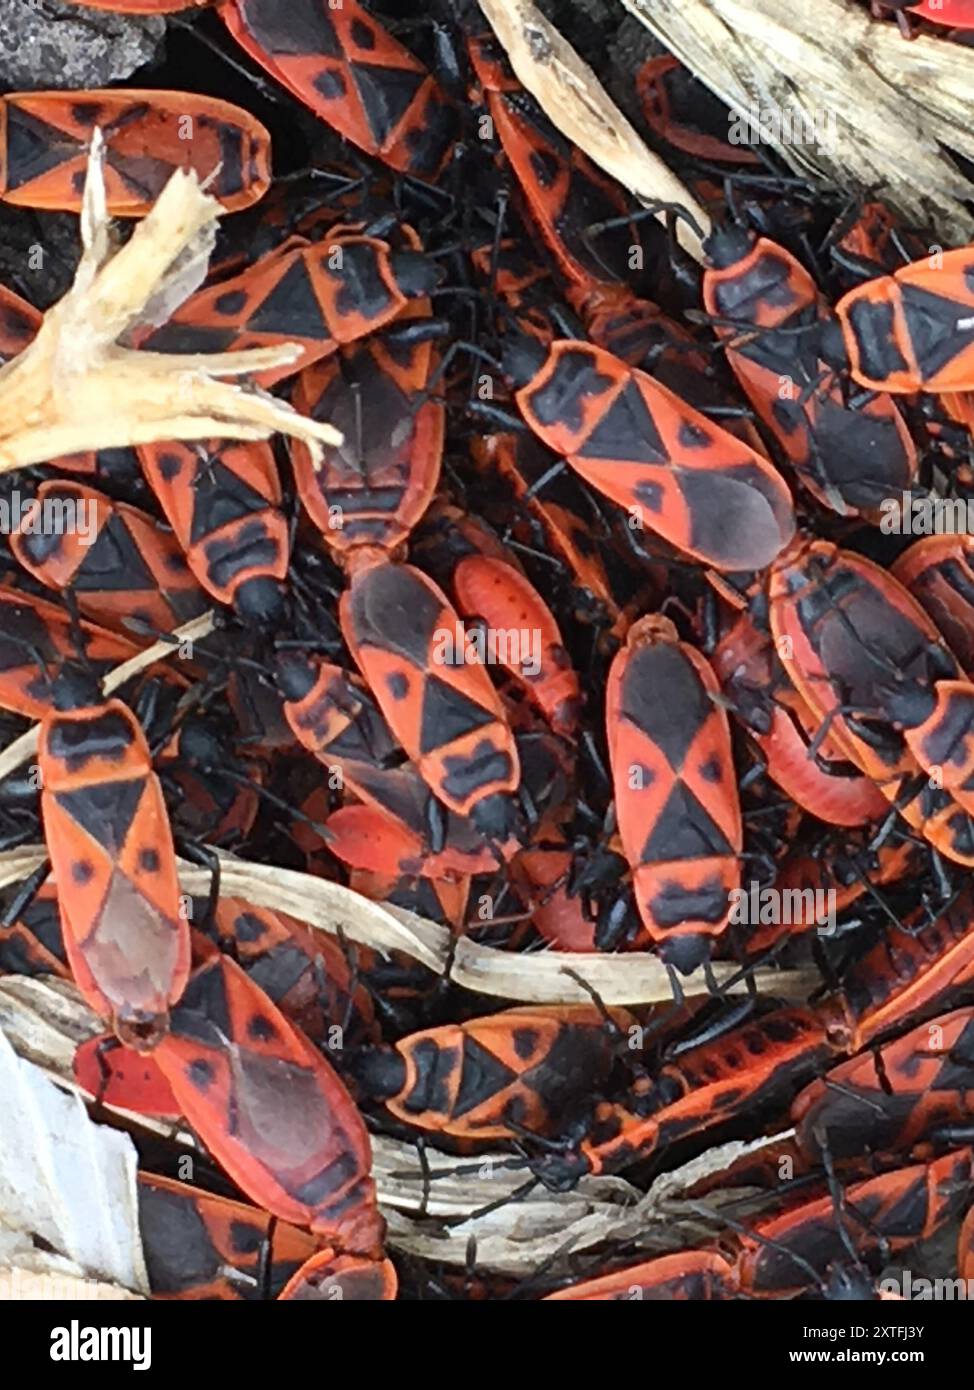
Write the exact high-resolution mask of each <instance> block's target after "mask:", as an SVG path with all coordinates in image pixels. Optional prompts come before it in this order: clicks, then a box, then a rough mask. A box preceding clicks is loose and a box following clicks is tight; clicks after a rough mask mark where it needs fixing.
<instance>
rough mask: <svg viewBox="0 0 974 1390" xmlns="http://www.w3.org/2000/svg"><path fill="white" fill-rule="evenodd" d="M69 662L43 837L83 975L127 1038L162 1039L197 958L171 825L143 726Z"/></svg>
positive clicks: (45, 791) (45, 738)
mask: <svg viewBox="0 0 974 1390" xmlns="http://www.w3.org/2000/svg"><path fill="white" fill-rule="evenodd" d="M90 684H91V682H90V678H89V677H85V678H83V679H81V678H79V677H77V676H76V675H75V674H74V673H72V672H65V673H62V675H61V676H59V677H58V680H57V682H56V685H55V689H54V704H55V707H54V708H53V709H52V710H51V711H49V712H48V713H47V714H46V715H45V717H44V720H43V722H42V724H41V732H40V742H39V747H38V768H39V771H40V775H41V783H42V790H41V815H42V819H43V824H44V838H45V841H46V843H47V850H48V854H49V856H50V860H51V867H52V869H53V871H54V875H55V880H56V883H57V885H58V905H59V908H60V913H61V926H62V933H63V938H64V946H65V950H66V952H67V957H68V961H69V963H70V965H71V971H72V974H73V975H74V978H75V981H76V983H77V985H78V988H79V989H80V990H81V992H82V994H83V995H84V996H85V998H86V999H87V1001H88V1002H89V1004H91V1006H92V1007H93V1008H94V1009H95V1010H96V1011H97V1012H98V1013H100V1014H102V1015H103V1016H104V1017H105V1018H108V1019H109V1020H110V1021H111V1024H112V1027H113V1029H114V1030H115V1032H116V1034H117V1035H118V1037H119V1039H120V1040H121V1041H122V1042H125V1043H128V1044H130V1045H131V1046H132V1047H134V1048H136V1050H143V1049H149V1048H151V1047H153V1046H155V1045H156V1044H157V1043H158V1041H159V1039H160V1037H161V1036H162V1034H163V1033H164V1032H165V1030H166V1027H167V1024H168V1017H169V1010H170V1008H171V1006H172V1005H173V1004H174V1003H175V1002H176V1001H177V1000H178V999H179V998H180V996H181V994H182V992H183V989H184V988H185V985H186V980H187V978H188V975H189V968H190V945H189V925H188V923H187V921H186V918H185V916H184V915H183V913H182V910H181V907H182V905H181V901H180V893H179V881H178V879H177V877H176V857H175V851H174V848H173V841H172V831H171V829H170V826H169V817H168V815H167V813H166V807H165V802H164V800H163V796H162V789H161V787H160V785H159V781H158V779H157V777H156V775H155V773H154V772H153V770H152V761H151V756H150V753H149V747H148V744H147V743H146V740H145V735H144V734H143V732H142V729H141V727H140V725H139V723H138V721H137V720H136V718H135V716H134V715H133V714H132V713H131V711H130V710H129V709H128V708H127V707H126V706H125V705H123V704H122V703H121V701H119V700H108V701H104V700H99V699H98V698H97V697H96V696H94V695H93V693H92V691H91V689H90Z"/></svg>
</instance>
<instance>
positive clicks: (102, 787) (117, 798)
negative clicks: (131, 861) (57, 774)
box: [56, 777, 145, 858]
mask: <svg viewBox="0 0 974 1390" xmlns="http://www.w3.org/2000/svg"><path fill="white" fill-rule="evenodd" d="M144 791H145V779H144V778H143V777H131V778H129V780H128V781H126V782H96V783H95V784H94V785H93V786H90V787H81V788H79V789H78V790H77V791H73V792H58V793H57V796H56V800H57V804H58V805H59V806H60V807H61V809H62V810H63V811H65V812H67V814H68V815H69V816H70V817H71V819H72V820H73V821H77V823H78V824H79V825H80V826H81V827H82V829H83V830H86V831H87V832H88V834H89V835H90V836H91V838H92V839H93V840H95V841H96V842H97V843H98V844H99V845H101V846H102V847H103V848H104V849H105V851H106V852H107V853H108V854H110V855H111V856H112V857H113V858H117V856H118V855H119V854H120V853H121V851H122V849H123V847H124V845H125V838H126V836H127V835H128V833H129V830H130V829H131V826H132V820H133V818H134V816H135V813H136V810H137V809H138V805H139V801H140V800H141V799H142V793H143V792H144Z"/></svg>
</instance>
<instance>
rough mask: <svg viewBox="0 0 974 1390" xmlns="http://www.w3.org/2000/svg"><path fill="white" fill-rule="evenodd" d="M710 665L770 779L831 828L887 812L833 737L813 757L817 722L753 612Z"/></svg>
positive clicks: (720, 645) (737, 625)
mask: <svg viewBox="0 0 974 1390" xmlns="http://www.w3.org/2000/svg"><path fill="white" fill-rule="evenodd" d="M710 660H711V664H712V666H713V668H714V671H715V672H716V674H717V676H718V677H719V679H720V681H721V687H722V689H723V692H724V695H725V696H726V698H727V699H728V700H729V701H730V702H731V708H732V710H733V712H734V713H735V714H736V715H737V717H738V719H739V720H740V722H741V723H742V724H743V725H744V727H745V728H746V729H747V730H748V731H749V732H750V734H751V735H752V737H753V738H754V741H755V743H756V744H757V747H758V749H759V750H760V753H761V756H762V757H763V758H764V760H765V762H766V764H767V770H768V776H769V777H770V778H771V779H772V780H773V781H774V782H776V783H777V784H778V786H779V787H781V789H782V791H784V792H785V793H786V794H787V795H788V796H789V797H791V798H792V800H793V801H794V802H796V803H797V805H799V806H801V807H802V808H803V809H804V810H806V811H809V812H810V813H811V814H812V815H813V816H818V818H819V819H820V820H823V821H825V823H826V824H828V825H847V826H855V825H866V824H867V823H869V822H870V821H875V820H878V819H880V818H881V817H882V816H884V815H885V814H886V810H887V807H888V802H887V800H886V798H885V797H884V796H883V794H882V792H880V791H878V790H877V788H876V787H875V786H874V785H873V783H872V782H871V781H870V779H869V778H868V777H867V776H865V775H864V774H863V773H861V772H859V770H858V769H857V768H856V767H855V766H854V765H853V764H852V763H850V762H849V761H848V759H847V758H845V757H844V756H843V754H842V752H841V750H838V749H835V748H833V747H832V746H831V745H830V743H829V740H828V738H824V739H823V738H818V739H817V753H815V754H814V756H813V748H814V747H815V746H816V737H817V735H818V731H819V728H820V724H819V721H818V720H816V719H815V717H814V716H813V715H812V714H811V712H810V711H809V709H808V707H807V705H806V704H805V703H804V701H803V700H802V699H801V697H800V696H799V694H798V693H797V691H796V690H795V688H794V686H793V685H792V684H791V682H790V681H789V679H788V677H787V675H786V674H785V671H784V668H783V667H782V665H781V662H780V661H779V660H778V657H777V655H776V653H775V648H774V643H773V642H772V640H771V634H770V633H769V632H766V631H762V630H761V628H760V627H759V626H758V625H757V624H756V623H755V621H754V620H753V618H752V617H751V615H750V614H748V613H742V614H740V615H739V616H738V618H737V619H736V621H735V623H734V625H733V627H732V628H731V629H730V630H729V631H728V632H727V633H726V634H725V635H724V636H723V637H722V638H721V640H720V642H719V643H718V644H717V646H716V648H715V649H714V652H713V654H712V656H711V658H710Z"/></svg>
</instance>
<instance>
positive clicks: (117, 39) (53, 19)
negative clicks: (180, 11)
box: [0, 0, 166, 91]
mask: <svg viewBox="0 0 974 1390" xmlns="http://www.w3.org/2000/svg"><path fill="white" fill-rule="evenodd" d="M165 30H166V22H165V20H164V19H162V18H161V17H158V16H156V17H153V18H149V19H132V18H131V17H130V16H127V15H120V14H111V13H109V12H107V11H105V10H89V9H83V8H79V7H78V6H76V5H69V4H66V3H64V0H0V87H2V89H3V90H4V91H16V90H18V89H20V90H30V89H34V90H36V89H38V88H43V87H69V88H70V87H103V86H105V85H106V84H107V83H109V82H117V81H119V80H121V79H122V78H125V77H128V76H129V75H130V74H131V73H133V72H134V71H135V69H136V68H139V67H141V66H142V65H143V64H144V63H148V62H149V61H150V60H151V59H152V58H154V57H155V55H156V53H157V52H158V50H159V48H160V46H161V44H162V39H163V35H164V34H165Z"/></svg>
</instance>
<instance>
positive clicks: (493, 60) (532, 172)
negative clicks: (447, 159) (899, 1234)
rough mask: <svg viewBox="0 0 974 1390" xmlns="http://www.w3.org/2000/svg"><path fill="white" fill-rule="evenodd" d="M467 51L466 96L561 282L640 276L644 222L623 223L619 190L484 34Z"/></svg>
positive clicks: (644, 256)
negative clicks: (598, 232)
mask: <svg viewBox="0 0 974 1390" xmlns="http://www.w3.org/2000/svg"><path fill="white" fill-rule="evenodd" d="M467 47H468V53H469V56H470V62H471V66H472V68H473V73H474V77H475V86H474V93H473V96H474V98H475V99H479V100H480V101H481V102H482V103H485V104H486V107H487V110H488V111H489V113H490V117H491V120H492V122H493V124H494V126H495V127H496V131H497V135H498V137H499V139H500V144H501V148H502V149H503V151H504V155H505V157H506V158H507V160H508V161H509V163H510V165H511V168H512V169H513V171H514V174H515V176H516V178H517V182H518V187H519V189H520V191H521V193H522V194H523V197H524V201H525V203H526V205H527V208H528V211H529V213H530V216H531V218H532V220H533V222H534V224H535V226H536V227H537V229H538V231H539V232H540V234H541V236H542V238H543V239H544V241H545V243H546V245H547V246H548V248H549V250H550V251H551V253H552V255H553V256H554V257H555V259H556V261H557V263H558V267H559V269H560V271H561V272H562V274H563V275H564V276H565V278H566V279H567V280H568V281H569V282H570V283H573V284H575V285H581V286H583V287H585V288H591V286H592V285H593V282H595V283H597V282H599V281H603V282H604V281H608V282H609V283H615V282H618V281H620V280H621V281H623V282H627V281H629V280H630V279H632V278H633V271H634V269H638V270H639V271H640V272H644V271H645V269H646V267H645V265H644V262H645V260H646V259H649V253H648V252H647V251H646V249H645V247H644V245H643V241H644V240H648V236H651V235H652V230H651V231H650V233H649V234H648V235H646V234H645V233H643V229H644V228H646V227H647V223H645V222H643V223H641V224H638V225H637V224H636V223H635V222H632V221H627V220H626V219H627V214H628V213H629V211H630V205H629V202H628V200H627V197H626V195H625V194H624V193H623V191H622V189H621V188H620V186H619V185H618V184H617V183H615V182H613V180H612V179H610V178H608V177H607V176H606V175H605V174H603V173H602V172H601V170H600V169H598V168H597V167H596V165H594V164H593V163H592V162H591V160H589V159H588V158H587V157H586V156H585V155H584V154H582V152H581V150H579V149H578V147H577V146H576V145H574V144H572V142H571V141H570V140H567V139H566V138H565V136H564V135H562V134H561V132H560V131H559V130H558V129H557V127H556V126H555V125H554V124H553V123H552V122H551V121H550V120H549V119H548V117H547V116H546V115H545V113H544V111H542V109H541V107H540V106H539V105H538V103H537V101H536V100H535V98H534V97H533V96H532V95H531V94H530V93H529V92H527V91H526V90H525V89H524V87H523V86H522V85H521V83H520V82H519V81H518V80H517V78H516V77H515V76H514V74H513V72H512V71H511V69H510V66H509V64H508V62H507V57H506V55H505V53H504V51H503V49H502V48H501V46H500V44H499V43H498V41H497V39H496V38H495V37H494V35H493V34H492V33H491V32H490V31H489V30H488V31H487V33H485V34H477V35H475V36H471V37H469V38H468V40H467ZM602 223H611V224H612V227H611V228H610V229H607V230H606V231H605V232H604V233H603V234H602V236H600V237H598V238H596V239H594V240H593V239H591V238H590V237H589V235H588V231H589V228H591V227H593V226H595V225H598V224H602ZM656 231H657V232H659V229H656ZM659 242H660V245H662V244H663V238H662V233H661V232H659ZM636 278H637V279H638V276H637V277H636Z"/></svg>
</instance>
